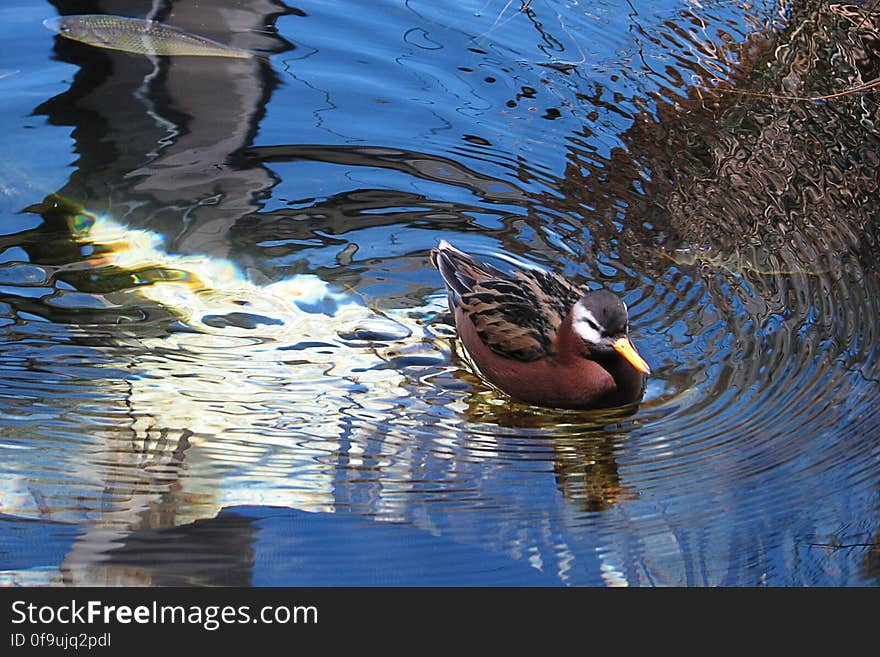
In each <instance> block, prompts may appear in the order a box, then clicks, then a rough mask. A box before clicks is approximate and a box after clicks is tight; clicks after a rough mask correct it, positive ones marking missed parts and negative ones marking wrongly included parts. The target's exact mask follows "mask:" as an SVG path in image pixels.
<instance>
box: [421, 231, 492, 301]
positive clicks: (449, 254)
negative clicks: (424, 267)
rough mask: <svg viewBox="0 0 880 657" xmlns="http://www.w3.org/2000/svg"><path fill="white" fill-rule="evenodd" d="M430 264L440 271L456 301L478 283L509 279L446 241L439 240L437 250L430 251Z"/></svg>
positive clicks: (471, 290)
mask: <svg viewBox="0 0 880 657" xmlns="http://www.w3.org/2000/svg"><path fill="white" fill-rule="evenodd" d="M431 262H432V263H433V265H434V266H435V267H436V268H437V269H438V270H439V271H440V275H441V276H442V277H443V281H444V282H445V283H446V288H447V289H448V290H449V292H450V293H451V294H452V295H454V296H455V297H456V300H457V299H458V298H460V297H461V296H462V295H465V294H468V293H470V292H473V289H474V286H475V285H476V284H477V283H478V282H480V281H484V280H487V279H495V278H501V279H507V278H509V276H508V275H507V274H505V273H504V272H502V271H501V270H500V269H496V268H495V267H493V266H491V265H487V264H486V263H484V262H480V261H478V260H476V259H474V258H472V257H471V256H469V255H468V254H467V253H465V252H463V251H459V250H458V249H456V248H455V247H454V246H452V245H451V244H450V243H449V242H447V241H446V240H440V244H439V245H438V246H437V248H436V249H433V250H432V251H431Z"/></svg>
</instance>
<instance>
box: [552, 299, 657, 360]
mask: <svg viewBox="0 0 880 657" xmlns="http://www.w3.org/2000/svg"><path fill="white" fill-rule="evenodd" d="M569 320H570V334H571V337H572V338H573V339H572V340H571V343H572V347H573V348H574V349H575V350H576V351H577V352H578V353H579V354H580V355H581V356H582V357H583V358H588V359H590V360H603V359H608V358H616V357H618V356H619V357H623V358H624V359H625V360H626V361H627V362H628V363H629V364H630V365H632V366H633V367H634V368H635V369H636V370H638V371H639V372H641V373H642V374H645V375H648V374H650V373H651V368H650V367H648V363H646V362H645V359H644V358H642V357H641V356H640V355H639V352H638V351H636V348H635V347H634V346H633V343H632V342H631V341H630V339H629V336H628V335H627V332H628V330H629V314H628V313H627V310H626V304H625V303H623V301H622V300H621V299H620V297H618V296H617V295H616V294H614V293H613V292H609V291H608V290H596V291H594V292H587V293H586V294H585V295H584V296H583V297H581V298H580V300H579V301H578V302H577V303H576V304H575V305H574V306H573V307H572V309H571V312H570V313H569Z"/></svg>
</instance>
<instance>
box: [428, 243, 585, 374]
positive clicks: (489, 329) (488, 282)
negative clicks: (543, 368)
mask: <svg viewBox="0 0 880 657" xmlns="http://www.w3.org/2000/svg"><path fill="white" fill-rule="evenodd" d="M432 257H433V259H434V264H435V265H436V266H437V268H438V269H439V270H440V272H441V274H442V275H443V279H444V280H445V281H446V285H447V288H448V289H449V290H450V293H451V294H452V295H453V296H454V301H455V303H456V305H457V306H458V307H459V308H460V309H461V311H462V312H464V314H465V315H467V316H468V317H469V318H470V319H471V321H473V323H474V326H475V327H476V329H477V335H479V336H480V338H481V339H482V340H483V342H484V343H485V344H486V346H488V347H489V348H490V349H491V350H492V351H493V352H495V353H496V354H498V355H499V356H503V357H505V358H513V359H516V360H520V361H524V362H530V361H534V360H539V359H541V358H545V357H547V356H551V355H553V338H554V337H555V335H556V331H557V329H558V328H559V325H560V324H561V323H562V320H564V319H565V317H566V316H567V315H568V313H569V311H570V310H571V307H572V306H573V305H574V304H575V303H577V301H578V299H580V298H581V296H583V294H584V292H585V290H582V289H580V288H578V287H577V286H575V285H572V284H571V283H569V282H568V281H566V280H565V279H563V278H560V277H559V276H556V275H554V274H551V273H548V272H541V271H533V270H529V271H521V272H517V273H516V274H515V275H513V276H509V275H508V274H505V273H504V272H502V271H500V270H498V269H495V268H494V267H490V266H489V265H486V264H484V263H481V262H478V261H476V260H474V259H473V258H471V257H470V256H468V255H467V254H465V253H462V252H461V251H458V250H457V249H455V248H453V247H451V246H449V245H448V244H443V245H441V248H440V249H438V250H436V251H434V253H433V254H432Z"/></svg>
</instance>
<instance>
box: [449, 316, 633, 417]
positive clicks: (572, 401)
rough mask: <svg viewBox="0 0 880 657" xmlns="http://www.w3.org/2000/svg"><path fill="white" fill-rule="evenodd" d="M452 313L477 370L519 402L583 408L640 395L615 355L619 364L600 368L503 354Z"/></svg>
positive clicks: (576, 360) (568, 359)
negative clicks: (524, 358) (520, 359)
mask: <svg viewBox="0 0 880 657" xmlns="http://www.w3.org/2000/svg"><path fill="white" fill-rule="evenodd" d="M454 316H455V325H456V328H457V329H458V334H459V337H460V338H461V341H462V343H463V345H464V347H465V349H467V351H468V354H469V355H470V357H471V359H472V361H473V363H474V365H475V366H476V367H477V369H478V370H479V371H480V374H482V375H483V377H484V378H486V379H487V380H488V381H489V382H490V383H492V384H493V385H495V386H496V387H497V388H499V389H501V390H502V391H504V392H506V393H507V394H508V395H510V396H511V397H513V398H514V399H516V400H518V401H521V402H525V403H527V404H535V405H538V406H550V407H555V408H581V409H584V408H602V407H608V406H617V405H622V404H626V403H629V402H634V401H638V400H639V399H641V396H642V392H643V389H644V381H645V379H644V377H643V376H642V374H641V373H640V372H638V371H637V370H636V369H635V368H633V367H632V366H631V365H629V363H627V362H626V361H624V360H623V359H619V360H620V361H621V362H620V363H618V362H616V360H617V359H612V361H611V362H610V363H608V364H605V366H603V365H602V364H599V363H598V362H596V361H594V360H590V359H588V358H583V357H580V356H577V355H570V354H567V353H563V354H562V355H561V356H560V357H556V358H544V359H541V360H535V361H530V362H522V361H518V360H514V359H511V358H504V357H502V356H499V355H498V354H496V353H494V352H493V351H492V350H491V349H489V347H487V346H486V345H485V344H484V343H483V341H482V340H480V338H479V336H478V335H477V331H476V328H475V327H474V324H473V322H472V321H471V320H470V318H468V317H467V316H466V315H465V314H464V313H462V312H461V311H460V310H458V309H455V310H454ZM562 346H563V345H560V347H562Z"/></svg>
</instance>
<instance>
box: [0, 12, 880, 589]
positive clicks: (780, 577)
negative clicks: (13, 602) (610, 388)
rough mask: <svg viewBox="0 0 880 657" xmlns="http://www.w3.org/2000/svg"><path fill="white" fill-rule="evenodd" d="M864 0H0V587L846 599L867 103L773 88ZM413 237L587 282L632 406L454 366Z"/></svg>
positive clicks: (855, 498)
mask: <svg viewBox="0 0 880 657" xmlns="http://www.w3.org/2000/svg"><path fill="white" fill-rule="evenodd" d="M871 4H872V3H870V2H866V3H855V4H852V5H847V4H835V3H831V2H826V1H818V0H806V1H799V2H791V3H788V2H781V1H778V0H758V1H757V2H745V1H742V2H738V1H736V0H718V1H712V0H701V2H691V1H688V0H663V1H658V2H654V1H652V2H640V1H638V0H629V1H626V0H606V1H605V2H578V1H576V0H570V1H568V2H556V1H549V0H533V1H532V2H527V3H522V2H519V1H515V2H513V3H509V4H508V3H506V2H505V1H504V0H489V1H486V0H478V1H474V2H467V1H465V2H460V1H456V2H437V1H433V0H432V1H430V2H427V1H426V2H421V1H419V0H410V1H409V2H403V1H398V0H389V1H387V2H370V3H363V2H302V3H296V4H293V3H285V2H281V0H248V1H244V0H242V1H240V2H236V1H234V0H199V1H198V2H197V1H195V0H155V1H146V0H125V1H123V0H94V1H92V2H67V1H65V0H52V2H51V3H50V2H43V1H38V0H12V2H7V3H4V5H3V7H2V8H0V26H2V27H0V31H2V38H3V42H4V47H3V59H2V60H0V116H2V118H3V125H4V130H3V136H2V138H0V454H2V458H0V474H2V476H0V501H2V502H0V577H2V581H3V583H6V584H71V585H84V584H114V585H115V584H125V585H135V584H136V585H165V584H197V585H208V584H235V585H272V584H276V585H279V584H280V585H298V584H308V585H325V584H330V585H337V584H355V585H363V584H367V585H369V584H443V585H445V584H464V585H470V584H488V585H506V584H516V585H531V584H537V585H832V586H834V585H876V584H877V583H878V578H880V552H878V547H877V545H878V540H880V539H878V524H880V522H878V519H880V518H878V517H880V487H878V484H880V477H878V465H880V410H878V408H880V404H878V400H880V365H878V363H880V347H878V331H880V273H878V272H880V259H878V248H880V216H878V208H880V201H878V199H880V194H878V186H880V123H878V122H880V96H878V95H877V94H876V93H874V92H873V91H869V92H867V93H856V94H848V95H844V96H841V97H838V98H834V99H831V100H828V101H824V102H811V101H805V100H791V99H785V98H780V97H779V96H784V95H789V96H791V95H797V96H817V95H823V94H831V93H834V92H837V91H840V90H845V89H847V88H852V87H856V86H858V85H861V84H865V83H868V82H870V81H872V80H873V79H875V78H877V77H878V76H880V56H878V54H877V53H878V52H880V14H878V13H877V11H876V9H875V10H874V12H873V13H871V11H869V10H870V8H871V7H870V5H871ZM874 4H875V3H874ZM72 13H108V14H121V15H127V16H138V17H151V18H157V19H160V20H163V21H165V22H168V23H171V24H173V25H176V26H179V27H181V28H183V29H185V30H189V31H192V32H196V33H198V34H202V35H204V36H208V37H210V38H213V39H216V40H218V41H221V42H223V43H229V44H232V45H235V46H237V47H239V48H247V49H252V50H255V51H257V52H259V53H261V54H262V55H264V57H263V58H255V59H250V60H248V59H219V58H197V57H180V58H149V57H142V56H136V55H131V54H128V53H125V52H119V51H110V50H104V49H98V48H94V47H90V46H87V45H84V44H81V43H75V42H72V41H69V40H64V39H60V38H58V37H56V36H55V35H54V34H53V33H52V32H50V31H48V30H46V29H45V28H44V27H43V26H42V20H43V19H45V18H48V17H51V16H56V15H58V14H72ZM440 239H447V240H449V241H451V242H452V243H454V244H456V245H457V246H459V247H460V248H463V249H465V250H469V251H472V252H475V253H478V254H481V255H482V256H484V257H486V258H489V257H491V256H492V255H493V254H494V255H498V254H506V256H505V257H504V258H502V259H500V260H498V261H497V262H498V263H499V264H500V265H501V266H504V267H508V268H511V267H514V266H516V264H517V263H519V264H521V265H524V266H539V267H545V268H548V269H554V270H558V271H561V272H563V273H564V274H565V275H567V276H568V277H569V278H570V279H572V280H573V281H575V282H578V283H582V284H586V285H590V286H592V287H603V286H604V287H607V288H609V289H611V290H613V291H615V292H617V293H619V294H620V295H621V296H622V297H623V298H624V300H625V301H626V302H627V304H628V306H629V309H630V317H631V336H632V338H633V340H634V342H635V343H636V344H637V345H638V348H639V350H640V352H641V353H642V355H643V356H644V357H645V358H646V359H647V360H648V362H649V363H650V364H651V367H652V370H653V374H652V376H651V378H650V379H649V383H648V389H647V394H646V396H645V400H644V402H643V403H642V404H641V405H640V407H639V408H638V409H636V410H635V411H633V409H626V410H620V411H618V410H612V411H604V412H602V413H599V412H575V411H555V410H552V409H541V408H535V407H528V406H523V405H519V404H515V403H511V402H510V401H509V400H508V399H507V398H505V397H504V395H503V394H501V393H498V392H496V391H494V390H493V389H491V388H490V387H488V386H487V385H486V384H485V383H483V382H481V381H480V379H479V378H478V377H477V376H475V374H474V373H473V372H472V371H470V370H469V369H468V366H467V364H466V363H465V362H464V361H463V360H462V358H461V357H460V349H459V347H458V345H457V343H456V341H455V332H454V330H453V329H452V327H451V325H450V317H449V315H448V313H447V311H446V309H445V296H444V293H443V289H442V282H441V279H440V276H439V274H438V273H437V272H436V271H435V270H434V269H433V268H432V267H431V265H430V262H429V259H428V253H429V251H430V249H431V248H432V247H433V246H435V245H436V244H437V242H438V241H439V240H440Z"/></svg>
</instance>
